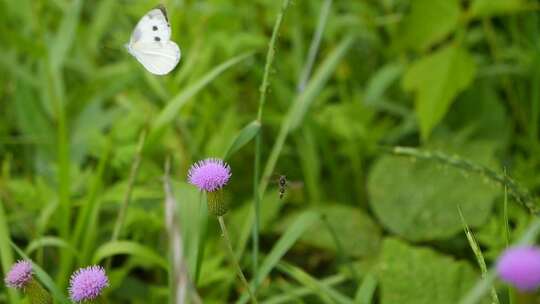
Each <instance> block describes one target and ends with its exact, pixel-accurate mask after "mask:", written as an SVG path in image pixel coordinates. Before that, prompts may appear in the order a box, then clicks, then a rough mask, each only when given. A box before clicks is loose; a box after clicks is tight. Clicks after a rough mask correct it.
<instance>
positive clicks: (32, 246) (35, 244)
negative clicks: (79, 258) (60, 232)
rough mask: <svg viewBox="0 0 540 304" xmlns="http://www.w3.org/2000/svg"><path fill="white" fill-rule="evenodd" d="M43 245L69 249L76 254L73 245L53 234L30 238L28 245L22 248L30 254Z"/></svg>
mask: <svg viewBox="0 0 540 304" xmlns="http://www.w3.org/2000/svg"><path fill="white" fill-rule="evenodd" d="M43 247H58V248H59V249H65V250H69V251H71V252H72V253H73V254H74V255H77V254H78V252H77V250H76V249H75V248H74V247H73V246H71V245H70V244H69V243H68V242H66V241H65V240H63V239H61V238H59V237H55V236H44V237H41V238H39V239H35V240H32V241H31V242H30V243H29V244H28V246H26V249H25V250H24V252H25V253H26V254H27V255H31V254H32V252H34V251H36V250H38V249H40V248H43Z"/></svg>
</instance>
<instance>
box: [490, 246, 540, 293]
mask: <svg viewBox="0 0 540 304" xmlns="http://www.w3.org/2000/svg"><path fill="white" fill-rule="evenodd" d="M497 273H498V274H499V276H500V277H501V279H502V280H503V281H505V282H507V283H510V284H512V285H514V286H515V287H516V288H518V289H520V290H522V291H531V290H534V289H536V288H537V287H538V286H540V248H539V247H534V246H518V247H512V248H509V249H507V250H506V251H504V252H503V254H502V255H501V256H500V257H499V260H498V262H497Z"/></svg>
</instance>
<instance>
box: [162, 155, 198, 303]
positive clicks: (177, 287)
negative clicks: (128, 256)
mask: <svg viewBox="0 0 540 304" xmlns="http://www.w3.org/2000/svg"><path fill="white" fill-rule="evenodd" d="M170 168H171V164H170V158H167V160H166V162H165V174H164V176H163V189H164V192H165V208H164V209H165V224H166V225H167V232H168V234H169V250H170V260H171V265H172V267H170V268H171V270H172V271H169V276H170V289H171V297H170V301H169V302H170V303H175V304H182V303H189V301H188V302H186V298H187V296H188V292H190V293H191V295H192V297H193V299H194V301H193V302H195V303H201V300H200V297H199V296H198V294H197V292H196V290H195V288H192V287H193V284H191V281H190V279H189V275H188V272H187V266H186V261H185V259H184V256H185V255H184V248H183V240H182V232H181V230H180V223H179V219H178V214H177V202H176V198H175V196H174V193H173V190H172V187H171V181H170Z"/></svg>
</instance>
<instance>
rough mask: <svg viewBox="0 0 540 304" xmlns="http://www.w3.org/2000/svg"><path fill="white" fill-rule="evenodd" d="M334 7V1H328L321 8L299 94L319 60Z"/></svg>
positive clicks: (299, 81)
mask: <svg viewBox="0 0 540 304" xmlns="http://www.w3.org/2000/svg"><path fill="white" fill-rule="evenodd" d="M331 7H332V0H326V1H325V2H324V4H323V6H322V7H321V12H320V13H319V21H318V22H317V28H316V29H315V33H314V34H313V39H312V40H311V45H310V46H309V53H308V58H307V61H306V64H305V65H304V69H303V70H302V73H301V74H300V79H299V80H298V86H297V88H296V90H297V91H298V92H302V91H304V89H305V88H306V84H307V82H308V80H309V77H310V75H311V71H312V70H313V65H314V64H315V59H317V54H318V53H319V47H320V45H321V40H322V36H323V33H324V29H325V27H326V21H327V20H328V16H329V15H330V8H331Z"/></svg>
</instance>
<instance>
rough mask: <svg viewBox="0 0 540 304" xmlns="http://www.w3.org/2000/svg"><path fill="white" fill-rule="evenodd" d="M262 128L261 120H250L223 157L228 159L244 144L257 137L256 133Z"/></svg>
mask: <svg viewBox="0 0 540 304" xmlns="http://www.w3.org/2000/svg"><path fill="white" fill-rule="evenodd" d="M260 129H261V123H260V122H258V121H256V120H254V121H252V122H250V123H249V124H248V125H247V126H245V127H244V128H243V129H242V130H241V131H240V133H238V135H237V136H236V137H235V138H234V140H233V141H232V142H231V145H230V146H229V148H228V149H227V152H225V156H224V157H223V158H224V159H228V158H229V157H230V156H231V155H233V154H234V153H236V152H237V151H238V150H240V149H241V148H242V147H243V146H245V145H246V144H247V143H248V142H250V141H251V140H252V139H253V138H254V137H255V135H257V133H259V130H260Z"/></svg>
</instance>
